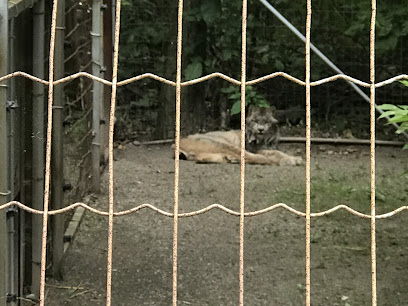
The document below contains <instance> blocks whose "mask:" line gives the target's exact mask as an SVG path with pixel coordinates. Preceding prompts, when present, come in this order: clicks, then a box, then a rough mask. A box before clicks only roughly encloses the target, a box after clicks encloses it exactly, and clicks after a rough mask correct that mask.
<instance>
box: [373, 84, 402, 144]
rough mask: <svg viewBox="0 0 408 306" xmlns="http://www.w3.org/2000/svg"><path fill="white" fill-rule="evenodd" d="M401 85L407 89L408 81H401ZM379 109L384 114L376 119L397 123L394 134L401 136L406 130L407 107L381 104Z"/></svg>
mask: <svg viewBox="0 0 408 306" xmlns="http://www.w3.org/2000/svg"><path fill="white" fill-rule="evenodd" d="M401 83H402V84H404V85H405V86H407V87H408V81H407V80H404V81H401ZM378 108H379V109H382V110H383V111H384V113H383V114H382V115H381V116H380V117H378V118H379V119H381V118H385V117H390V119H389V120H388V124H390V123H398V124H400V126H399V128H398V129H397V131H396V133H397V134H401V133H403V132H405V131H407V130H408V105H393V104H383V105H380V106H378ZM403 149H404V150H406V149H408V143H407V144H405V146H404V148H403Z"/></svg>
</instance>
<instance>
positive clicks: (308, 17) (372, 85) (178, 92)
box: [0, 0, 408, 306]
mask: <svg viewBox="0 0 408 306" xmlns="http://www.w3.org/2000/svg"><path fill="white" fill-rule="evenodd" d="M178 3H179V6H178V31H177V35H178V38H177V74H176V82H174V81H171V80H167V79H164V78H162V77H160V76H157V75H154V74H150V73H145V74H141V75H138V76H135V77H133V78H129V79H127V80H124V81H121V82H118V79H117V72H118V54H119V25H120V9H121V1H120V0H117V1H116V20H115V40H114V57H113V71H112V72H113V78H112V82H110V81H107V80H104V79H101V78H98V77H95V76H93V75H91V74H89V73H87V72H78V73H76V74H73V75H70V76H68V77H65V78H62V79H59V80H54V44H55V33H56V16H57V14H56V13H57V7H58V0H54V4H53V12H52V24H51V41H50V53H49V54H50V56H49V80H48V81H47V80H42V79H39V78H36V77H34V76H32V75H30V74H27V73H24V72H13V73H11V74H8V75H5V76H2V77H0V82H1V81H4V80H6V79H9V78H13V77H17V76H21V77H25V78H28V79H31V80H33V81H35V82H39V83H42V84H45V85H48V89H49V91H48V121H47V142H46V169H45V190H44V207H43V210H36V209H33V208H30V207H28V206H27V205H25V204H23V203H20V202H17V201H11V202H8V203H6V204H3V205H0V210H3V209H5V208H7V207H9V206H12V205H16V206H18V207H20V208H21V209H24V210H25V211H27V212H30V213H33V214H39V215H42V216H43V235H42V256H41V275H40V279H41V284H40V305H44V304H45V300H44V288H45V269H46V248H47V233H48V232H47V224H48V219H49V216H50V215H56V214H61V213H64V212H67V211H70V210H72V209H74V208H76V207H78V206H82V207H84V208H85V209H87V210H89V211H91V212H93V213H96V214H99V215H103V216H108V219H109V222H108V253H107V289H106V290H107V297H106V305H111V297H112V291H111V290H112V261H113V259H112V253H113V248H112V247H113V220H114V217H117V216H123V215H127V214H131V213H135V212H137V211H139V210H141V209H144V208H149V209H151V210H153V211H156V212H157V213H159V214H161V215H164V216H167V217H171V218H173V278H172V282H173V286H172V288H173V289H172V290H173V305H177V288H178V286H177V248H178V220H179V218H185V217H192V216H196V215H199V214H203V213H206V212H208V211H210V210H212V209H220V210H222V211H224V212H226V213H229V214H231V215H233V216H237V217H239V218H240V227H239V245H240V249H239V288H238V292H239V304H240V305H243V304H244V237H245V236H244V233H245V231H244V219H245V218H246V217H252V216H257V215H260V214H263V213H267V212H270V211H272V210H275V209H277V208H283V209H286V210H288V211H290V212H292V213H294V214H296V215H298V216H301V217H305V226H306V237H305V243H306V254H305V268H306V295H305V302H306V305H308V306H310V304H311V291H310V286H311V279H310V262H311V254H310V232H311V229H310V222H311V218H314V217H321V216H324V215H328V214H331V213H333V212H335V211H337V210H339V209H344V210H346V211H348V212H350V213H351V214H354V215H356V216H358V217H361V218H366V219H370V221H371V275H372V277H371V284H372V305H377V289H376V235H375V225H376V223H375V222H376V220H377V219H384V218H389V217H392V216H394V215H395V214H397V213H399V212H402V211H404V210H408V206H403V207H400V208H398V209H396V210H394V211H391V212H388V213H386V214H382V215H376V209H375V208H376V207H375V89H376V88H378V87H382V86H385V85H387V84H391V83H392V82H395V81H397V80H401V79H408V75H399V76H395V77H393V78H390V79H388V80H385V81H382V82H379V83H375V21H376V1H375V0H372V1H371V3H372V15H371V26H370V29H371V30H370V82H369V83H366V82H363V81H360V80H357V79H354V78H352V77H350V76H346V75H335V76H332V77H330V78H325V79H321V80H319V81H315V82H311V80H310V40H311V37H310V36H311V32H310V29H311V24H312V1H311V0H307V7H306V8H307V11H306V44H305V55H306V56H305V81H302V80H299V79H297V78H294V77H292V76H290V75H288V74H286V73H283V72H276V73H272V74H270V75H267V76H264V77H261V78H258V79H255V80H252V81H246V18H247V0H243V4H242V58H241V80H240V81H238V80H235V79H233V78H231V77H229V76H226V75H224V74H221V73H213V74H210V75H207V76H204V77H201V78H198V79H195V80H192V81H188V82H181V62H182V60H181V59H182V56H181V54H182V22H183V0H179V2H178ZM79 77H86V78H89V79H92V80H95V81H98V82H100V83H102V84H105V85H108V86H111V87H112V93H111V110H110V116H109V120H110V121H109V209H108V211H107V212H106V211H101V210H97V209H94V208H92V207H90V206H88V205H86V204H85V203H75V204H72V205H69V206H67V207H65V208H62V209H57V210H49V195H50V182H51V175H50V167H51V137H52V109H53V89H54V86H55V85H56V84H60V83H64V82H69V81H71V80H73V79H76V78H79ZM214 77H219V78H222V79H224V80H227V81H229V82H230V83H232V84H237V85H240V86H241V174H240V210H239V211H233V210H230V209H228V208H226V207H225V206H223V205H220V204H212V205H209V206H207V207H205V208H203V209H200V210H196V211H192V212H188V213H179V211H178V200H179V174H180V168H179V154H178V153H179V144H180V100H181V88H182V87H183V86H189V85H193V84H197V83H199V82H203V81H206V80H209V79H211V78H214ZM275 77H284V78H286V79H288V80H290V81H293V82H295V83H297V84H299V85H301V86H304V87H305V90H306V186H305V188H306V202H305V212H301V211H298V210H295V209H293V208H291V207H290V206H288V205H286V204H284V203H279V204H275V205H271V206H269V207H267V208H265V209H262V210H257V211H253V212H246V211H245V203H244V186H245V155H244V150H245V86H246V85H252V84H256V83H259V82H263V81H265V80H268V79H272V78H275ZM144 78H152V79H155V80H157V81H159V82H163V83H166V84H169V85H172V86H174V87H175V88H176V104H175V105H176V118H175V119H176V120H175V164H174V165H175V173H174V209H173V213H171V212H167V211H163V210H161V209H158V208H157V207H155V206H153V205H151V204H142V205H139V206H137V207H134V208H132V209H129V210H124V211H115V210H114V189H113V182H114V175H113V133H114V117H115V106H116V92H117V87H119V86H123V85H126V84H129V83H132V82H135V81H139V80H142V79H144ZM339 79H344V80H347V81H350V82H353V83H354V84H356V85H359V86H362V87H367V88H370V101H371V102H370V133H371V137H370V140H371V146H370V179H371V213H370V214H369V215H368V214H363V213H361V212H358V211H356V210H354V209H352V208H350V207H348V206H345V205H338V206H335V207H333V208H331V209H329V210H326V211H322V212H315V213H312V212H311V198H310V172H311V169H310V145H311V112H310V101H311V100H310V89H311V87H312V86H318V85H321V84H325V83H328V82H332V81H335V80H339ZM0 192H3V191H2V190H0Z"/></svg>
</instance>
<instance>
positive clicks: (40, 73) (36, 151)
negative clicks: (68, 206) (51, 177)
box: [31, 0, 45, 298]
mask: <svg viewBox="0 0 408 306" xmlns="http://www.w3.org/2000/svg"><path fill="white" fill-rule="evenodd" d="M44 58H45V52H44V0H40V1H39V2H37V3H36V4H35V5H34V16H33V74H34V75H35V76H36V77H39V78H40V79H44ZM44 118H45V113H44V85H43V84H41V83H38V82H34V83H33V135H34V137H33V162H32V163H33V178H32V179H33V195H32V199H33V202H32V205H33V206H32V207H33V208H34V209H37V210H42V205H43V202H44V169H45V162H44V156H45V154H44V153H45V152H44V128H45V127H44ZM31 220H32V225H31V230H32V233H31V237H32V238H31V239H32V240H31V243H32V251H31V262H32V265H31V293H32V294H34V295H35V296H36V297H37V298H38V297H39V294H40V277H39V275H40V269H41V266H40V265H41V238H42V216H41V215H36V214H32V216H31Z"/></svg>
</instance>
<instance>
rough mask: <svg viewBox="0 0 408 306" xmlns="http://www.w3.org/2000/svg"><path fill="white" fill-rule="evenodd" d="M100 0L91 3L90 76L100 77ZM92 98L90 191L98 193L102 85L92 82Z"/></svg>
mask: <svg viewBox="0 0 408 306" xmlns="http://www.w3.org/2000/svg"><path fill="white" fill-rule="evenodd" d="M101 5H102V1H101V0H93V1H92V32H91V36H92V74H93V75H94V76H97V77H100V75H101V68H102V67H101V65H102V56H101V54H102V35H101V29H102V23H101V20H102V16H101V15H102V13H101ZM92 94H93V96H92V135H93V139H92V190H93V192H99V185H100V160H101V137H100V121H101V114H100V110H101V108H102V107H101V106H102V84H101V83H100V82H97V81H93V93H92Z"/></svg>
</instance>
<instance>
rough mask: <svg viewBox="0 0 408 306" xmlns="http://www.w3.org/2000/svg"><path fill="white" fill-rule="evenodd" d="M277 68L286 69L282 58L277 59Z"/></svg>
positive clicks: (279, 69)
mask: <svg viewBox="0 0 408 306" xmlns="http://www.w3.org/2000/svg"><path fill="white" fill-rule="evenodd" d="M275 68H276V70H278V71H283V70H284V69H285V65H284V64H283V63H282V62H281V61H280V60H278V59H277V60H275Z"/></svg>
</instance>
